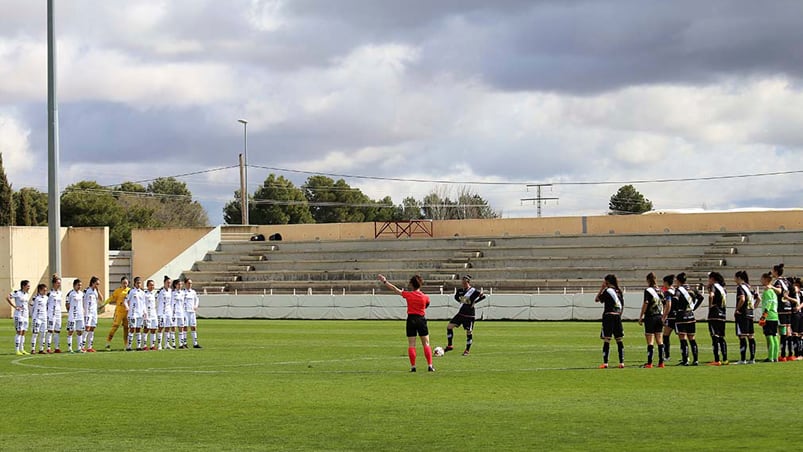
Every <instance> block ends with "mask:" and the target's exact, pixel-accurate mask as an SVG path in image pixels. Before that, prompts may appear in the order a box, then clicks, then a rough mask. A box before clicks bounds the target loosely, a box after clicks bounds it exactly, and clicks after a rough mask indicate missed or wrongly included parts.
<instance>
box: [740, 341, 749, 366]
mask: <svg viewBox="0 0 803 452" xmlns="http://www.w3.org/2000/svg"><path fill="white" fill-rule="evenodd" d="M739 356H741V357H742V361H747V339H746V338H743V337H740V338H739Z"/></svg>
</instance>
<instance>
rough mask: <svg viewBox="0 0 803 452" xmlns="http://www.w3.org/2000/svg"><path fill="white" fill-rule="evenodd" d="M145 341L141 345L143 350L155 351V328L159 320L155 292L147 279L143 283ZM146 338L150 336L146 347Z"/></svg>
mask: <svg viewBox="0 0 803 452" xmlns="http://www.w3.org/2000/svg"><path fill="white" fill-rule="evenodd" d="M145 287H146V289H147V290H146V291H145V340H144V343H143V349H144V350H156V328H157V327H158V326H159V319H158V317H157V315H156V290H154V282H153V280H152V279H149V280H148V282H147V283H145ZM148 336H150V338H151V341H150V344H151V345H150V346H148Z"/></svg>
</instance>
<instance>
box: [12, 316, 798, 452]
mask: <svg viewBox="0 0 803 452" xmlns="http://www.w3.org/2000/svg"><path fill="white" fill-rule="evenodd" d="M445 326H446V322H430V328H431V331H432V332H433V344H434V345H443V343H444V337H443V336H444V330H445ZM108 327H109V323H108V321H105V322H102V323H101V326H100V327H99V328H98V334H97V336H98V337H100V338H101V339H100V341H98V342H99V343H100V344H99V347H96V348H102V346H103V343H104V342H105V339H103V337H104V336H105V334H106V333H107V332H108ZM12 328H13V326H12V323H11V321H9V320H4V321H2V322H0V331H1V333H0V345H2V351H3V353H2V354H0V379H2V381H3V383H4V394H3V398H2V400H3V404H2V408H0V416H2V419H3V422H2V423H0V437H1V438H2V443H0V448H10V449H14V450H34V449H36V450H64V449H68V450H69V449H73V450H78V449H90V450H110V449H116V450H124V449H133V448H136V449H138V450H154V449H160V450H168V449H172V450H244V449H252V450H460V449H463V450H465V449H470V450H550V449H568V450H588V449H602V448H610V449H614V450H637V449H638V450H669V449H678V448H683V449H686V450H711V449H720V450H724V449H748V448H755V449H758V448H760V449H762V450H769V449H780V448H782V447H783V446H787V447H790V446H791V447H794V446H793V443H791V442H790V441H797V440H796V439H794V438H796V437H793V436H791V434H792V433H793V432H794V431H795V430H794V428H792V424H788V423H787V424H783V423H782V422H783V420H784V419H786V420H787V421H790V420H793V419H795V418H796V417H797V414H796V413H797V410H798V407H797V405H798V404H799V400H800V398H799V391H798V390H797V389H796V382H797V381H799V379H800V378H801V376H803V362H796V363H781V364H757V365H754V366H729V367H722V368H712V367H698V368H678V367H674V366H672V367H668V368H666V369H639V368H638V364H641V363H642V362H643V360H644V359H645V354H646V351H645V346H644V339H643V336H642V335H641V330H640V328H639V327H638V326H637V325H635V324H627V325H626V326H625V329H626V333H627V334H628V337H627V338H626V345H627V351H626V353H627V356H626V358H627V360H628V365H629V367H628V368H626V369H623V370H619V369H608V370H599V369H596V366H597V365H598V364H599V362H600V354H601V352H600V349H601V344H600V341H599V339H598V338H597V337H598V334H599V325H598V324H597V323H522V322H480V323H478V325H477V328H476V331H475V345H474V348H473V349H472V355H471V356H469V357H463V356H460V354H459V352H454V353H450V354H447V356H445V357H443V358H436V359H435V366H436V368H437V372H436V373H434V374H429V373H427V372H421V371H419V372H418V373H416V374H409V373H408V372H407V370H408V362H407V358H406V339H405V338H404V322H401V321H258V320H240V321H234V320H202V321H201V323H200V330H199V332H200V339H201V343H202V345H203V346H204V349H203V350H178V351H162V352H131V353H126V352H120V351H115V352H111V353H105V352H99V353H95V354H85V355H66V354H62V355H49V356H26V357H18V356H15V355H12V354H11V350H12V349H13V331H11V330H12ZM120 335H121V332H119V333H118V337H117V338H115V345H116V347H117V348H118V350H119V348H121V346H122V341H121V337H120ZM29 338H30V336H28V338H26V342H27V341H28V340H29ZM728 339H729V345H730V349H731V353H732V356H734V357H738V341H737V340H736V339H735V338H734V337H729V338H728ZM463 340H464V336H463V333H462V330H460V331H458V334H457V335H456V344H457V346H458V349H460V347H461V345H462V343H463ZM672 340H673V351H674V352H675V353H676V354H678V352H677V348H678V347H677V345H678V342H677V338H676V337H674V336H673V338H672ZM62 341H63V342H62V343H63V344H66V342H65V341H64V338H62ZM698 342H699V343H700V350H701V361H706V360H710V359H711V352H710V341H709V338H708V337H707V334H706V335H705V336H703V335H700V337H699V338H698ZM758 344H759V347H758V348H759V356H760V357H761V358H763V357H764V356H765V352H764V350H765V347H764V338H763V337H759V338H758ZM27 347H28V345H26V348H27ZM612 348H613V349H614V355H615V347H612ZM419 350H420V346H419ZM614 361H615V360H614ZM423 364H424V359H423V353H421V352H420V351H419V368H421V370H424V369H426V367H425V366H424V365H423ZM784 425H788V426H789V428H786V427H784Z"/></svg>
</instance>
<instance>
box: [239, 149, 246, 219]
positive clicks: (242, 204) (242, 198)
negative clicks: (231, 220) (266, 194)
mask: <svg viewBox="0 0 803 452" xmlns="http://www.w3.org/2000/svg"><path fill="white" fill-rule="evenodd" d="M244 170H245V165H244V164H243V155H242V154H240V218H241V219H242V223H243V224H247V221H248V219H247V217H246V212H247V211H248V209H247V206H248V201H247V200H246V193H245V171H244Z"/></svg>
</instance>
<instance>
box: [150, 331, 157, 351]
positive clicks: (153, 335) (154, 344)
mask: <svg viewBox="0 0 803 452" xmlns="http://www.w3.org/2000/svg"><path fill="white" fill-rule="evenodd" d="M155 346H156V333H151V348H153V347H155Z"/></svg>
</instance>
